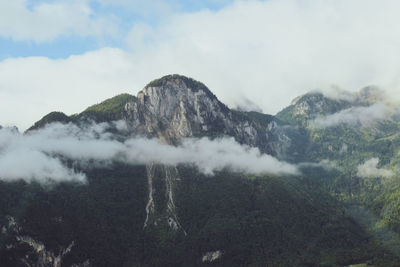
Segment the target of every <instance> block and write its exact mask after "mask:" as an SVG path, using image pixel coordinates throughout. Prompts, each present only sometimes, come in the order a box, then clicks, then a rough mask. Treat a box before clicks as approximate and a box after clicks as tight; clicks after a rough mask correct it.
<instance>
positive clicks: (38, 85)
mask: <svg viewBox="0 0 400 267" xmlns="http://www.w3.org/2000/svg"><path fill="white" fill-rule="evenodd" d="M2 2H4V3H6V2H7V3H8V2H10V3H11V2H13V3H14V2H16V3H17V2H18V3H19V5H21V0H19V1H2ZM100 2H101V1H100ZM105 2H107V1H105ZM122 2H124V1H122ZM4 3H3V5H4ZM55 3H64V2H63V1H61V2H57V1H56V2H55ZM74 3H75V2H74ZM9 5H11V4H9ZM12 5H17V4H12ZM43 5H44V4H43ZM46 5H49V4H46ZM54 5H56V4H54ZM399 9H400V2H399V1H395V0H387V1H377V0H353V1H348V0H336V1H319V0H310V1H302V0H284V1H282V0H269V1H235V2H234V3H233V4H231V5H228V6H226V7H224V8H222V9H219V10H218V11H210V10H207V9H205V10H203V11H199V12H194V13H175V14H173V15H169V16H168V17H166V18H164V19H163V22H162V23H157V24H155V25H153V24H151V23H146V22H143V21H136V22H135V23H134V24H133V25H132V27H131V29H130V31H129V33H128V34H127V35H126V36H125V37H124V39H125V41H124V43H123V44H121V43H119V45H117V46H118V47H120V48H102V49H99V50H95V51H91V52H88V53H85V54H82V55H77V56H71V57H69V58H67V59H65V60H50V59H47V58H36V57H28V58H14V59H7V60H4V61H1V62H0V99H2V100H3V101H2V102H3V103H2V105H0V114H1V115H0V124H13V123H14V124H17V126H19V127H20V128H22V129H25V128H27V127H28V126H29V125H31V124H32V123H33V122H34V121H35V120H37V119H38V118H40V117H41V116H43V115H45V114H46V113H48V112H49V111H51V110H60V109H61V110H63V111H65V112H67V113H75V112H79V111H80V110H83V109H84V108H85V107H87V106H88V105H91V104H93V103H94V102H99V101H101V100H103V99H104V98H107V97H111V96H113V95H115V94H118V93H121V92H126V91H128V92H130V93H132V94H136V92H137V91H139V90H140V89H141V88H142V87H143V86H144V85H145V84H147V83H148V82H149V81H150V80H153V79H155V78H158V77H161V76H163V75H165V74H170V73H180V74H183V75H187V76H191V77H193V78H195V79H198V80H200V81H203V82H205V83H206V85H208V86H209V87H210V89H211V90H212V91H213V92H214V93H215V94H216V95H217V96H218V97H219V98H220V99H221V100H222V101H223V102H225V103H227V104H228V105H230V106H236V105H241V106H243V105H245V104H246V103H243V99H244V98H243V96H245V97H246V98H247V99H248V100H250V101H251V102H254V103H255V104H256V105H257V106H259V107H261V108H262V109H263V111H264V112H267V113H275V112H277V111H279V110H280V109H281V108H283V107H284V106H286V105H288V104H289V103H290V101H291V99H293V98H295V97H296V96H298V95H300V94H303V93H305V92H306V91H308V90H310V89H314V88H325V87H328V86H330V85H331V84H337V85H339V86H340V87H342V88H344V89H349V90H353V91H355V90H358V89H359V88H361V87H363V86H365V85H369V84H376V85H378V86H381V87H384V88H387V89H388V90H389V91H390V93H391V98H393V99H395V98H397V99H398V98H399V97H398V96H399V93H398V92H400V90H399V88H398V85H399V84H400V72H399V70H400V53H398V43H399V42H400V28H399V27H397V25H399V24H400V16H398V14H397V10H399ZM2 10H3V13H4V12H6V11H4V10H5V9H2ZM76 10H78V11H79V10H83V11H82V12H81V13H84V12H86V11H84V8H82V9H80V8H77V9H76ZM24 12H28V11H24ZM29 12H31V11H29ZM33 12H34V13H35V12H39V11H38V10H34V11H33ZM78 13H79V12H78ZM18 14H19V13H18ZM51 14H53V15H54V14H56V12H51ZM65 14H68V12H67V13H65ZM31 15H32V14H30V13H29V14H27V16H26V17H27V18H29V17H30V16H31ZM75 16H76V15H75V14H74V16H73V18H74V17H75ZM92 16H94V19H97V18H99V19H101V18H102V17H101V16H100V15H99V14H94V15H92ZM96 16H100V17H96ZM1 17H3V16H1ZM19 17H20V16H19ZM21 17H23V18H25V16H21ZM89 18H92V17H91V16H89ZM60 19H62V17H61V18H60ZM39 21H40V20H39ZM54 21H56V18H50V19H49V20H48V21H47V22H46V23H45V24H46V25H50V26H51V25H53V24H54V25H55V24H56V23H53V22H54ZM7 23H8V22H7ZM68 23H73V25H72V26H70V25H69V24H68V25H66V26H63V27H62V30H61V31H62V32H65V31H66V32H75V34H80V33H79V31H81V30H82V31H84V32H85V31H87V29H90V25H91V22H90V20H89V21H87V19H86V15H83V18H82V19H80V18H77V19H76V20H75V19H72V22H68ZM24 25H25V26H26V25H28V26H26V27H22V28H23V30H26V31H27V33H24V32H22V33H20V35H21V36H22V37H18V36H16V37H15V38H17V37H18V38H23V36H28V35H29V34H31V35H32V36H30V37H29V36H28V37H27V38H37V40H41V39H43V38H50V37H43V36H42V33H40V32H39V33H38V32H35V31H34V30H33V31H32V29H35V25H34V23H29V21H28V22H24ZM75 25H79V28H78V29H76V26H75ZM88 25H89V26H88ZM13 27H14V26H13ZM13 27H9V23H8V24H4V26H3V28H4V29H5V30H3V36H9V34H7V33H6V30H7V29H13V32H17V33H18V32H19V31H22V30H18V29H14V28H13ZM15 27H16V26H15ZM64 29H66V30H64ZM59 31H60V30H58V29H57V30H56V32H59ZM45 32H47V31H45ZM48 32H49V35H52V34H51V33H52V32H53V31H51V30H49V31H48ZM27 34H28V35H27ZM83 34H84V33H83ZM121 47H122V48H121ZM25 99H29V101H28V100H25ZM16 109H18V112H16ZM4 114H7V115H4Z"/></svg>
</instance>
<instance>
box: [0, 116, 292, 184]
mask: <svg viewBox="0 0 400 267" xmlns="http://www.w3.org/2000/svg"><path fill="white" fill-rule="evenodd" d="M120 125H121V122H118V123H111V124H109V123H102V124H91V125H88V126H85V127H83V128H79V127H77V126H75V125H73V124H67V125H63V124H58V123H56V124H51V125H48V126H47V127H45V128H44V129H41V130H37V131H32V132H29V134H26V135H22V134H20V133H18V132H16V131H12V130H10V129H8V128H4V129H0V177H1V179H4V180H16V179H24V180H27V181H31V180H38V181H40V182H45V181H47V180H49V179H50V180H55V181H61V180H66V181H69V180H76V181H84V180H85V175H84V174H83V173H79V172H76V171H75V170H73V169H71V168H69V167H67V166H66V165H65V164H63V162H62V161H61V160H60V157H61V158H68V159H70V160H73V161H74V162H76V164H78V165H79V166H81V167H85V166H87V164H89V161H91V162H92V161H96V162H97V163H101V164H102V165H103V166H104V165H107V164H110V163H112V162H113V161H118V162H124V163H128V164H147V163H160V164H167V165H177V164H180V163H188V164H193V165H194V166H197V167H198V168H199V170H200V171H202V172H204V173H206V174H212V173H213V172H214V171H216V170H221V169H223V168H230V169H231V170H234V171H244V172H249V173H269V174H296V173H297V169H296V167H294V166H292V165H290V164H287V163H284V162H280V161H278V160H277V159H275V158H273V157H271V156H269V155H265V154H261V153H260V151H259V150H258V149H256V148H250V147H247V146H242V145H240V144H238V143H236V142H235V141H234V139H233V138H222V139H217V140H213V141H211V140H209V139H207V138H202V139H186V140H184V141H183V142H182V144H181V145H180V146H177V147H175V146H170V145H167V144H163V143H161V142H160V141H159V140H156V139H145V138H131V139H127V140H125V141H118V140H116V139H115V138H114V137H115V136H114V135H111V134H110V133H108V132H107V130H108V129H109V128H111V127H119V126H120Z"/></svg>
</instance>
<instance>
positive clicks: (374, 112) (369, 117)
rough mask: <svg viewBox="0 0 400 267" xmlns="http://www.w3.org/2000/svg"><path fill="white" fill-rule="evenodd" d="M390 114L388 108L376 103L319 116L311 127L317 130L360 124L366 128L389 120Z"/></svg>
mask: <svg viewBox="0 0 400 267" xmlns="http://www.w3.org/2000/svg"><path fill="white" fill-rule="evenodd" d="M390 114H391V109H390V108H389V107H388V106H386V105H384V104H380V103H377V104H374V105H371V106H368V107H352V108H349V109H345V110H341V111H339V112H337V113H334V114H331V115H327V116H323V117H322V116H321V117H318V118H316V119H315V120H314V121H312V122H311V125H312V126H313V127H317V128H326V127H331V126H337V125H339V124H349V125H357V124H361V125H362V126H365V127H368V126H372V125H374V124H375V123H376V121H378V120H382V119H389V118H390Z"/></svg>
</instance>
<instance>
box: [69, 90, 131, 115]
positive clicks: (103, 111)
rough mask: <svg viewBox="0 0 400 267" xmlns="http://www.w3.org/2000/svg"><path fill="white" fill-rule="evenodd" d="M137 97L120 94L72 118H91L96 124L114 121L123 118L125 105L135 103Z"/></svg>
mask: <svg viewBox="0 0 400 267" xmlns="http://www.w3.org/2000/svg"><path fill="white" fill-rule="evenodd" d="M135 100H136V97H135V96H133V95H130V94H120V95H117V96H114V97H112V98H109V99H107V100H105V101H103V102H101V103H100V104H96V105H93V106H90V107H88V108H87V109H85V110H84V111H83V112H81V113H79V114H77V115H73V116H72V118H74V119H80V118H89V119H92V120H94V121H96V122H105V121H114V120H120V119H122V118H123V112H124V108H125V104H126V103H128V102H130V101H135Z"/></svg>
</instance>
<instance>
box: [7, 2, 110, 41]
mask: <svg viewBox="0 0 400 267" xmlns="http://www.w3.org/2000/svg"><path fill="white" fill-rule="evenodd" d="M32 2H33V1H32ZM32 2H31V3H29V1H28V0H13V1H7V0H1V1H0V17H1V19H0V37H3V38H6V39H8V38H10V39H12V40H14V41H30V40H31V41H34V42H38V43H40V42H47V41H52V40H54V39H56V38H58V37H59V36H62V35H70V36H71V35H78V36H97V37H100V36H102V35H103V34H104V33H107V34H111V33H112V32H113V31H115V29H114V26H113V25H114V23H113V21H112V20H109V19H107V18H106V17H103V18H102V17H94V16H93V15H94V14H93V10H92V9H91V7H90V5H89V1H87V0H72V1H64V0H61V1H52V2H40V1H37V3H32Z"/></svg>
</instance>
